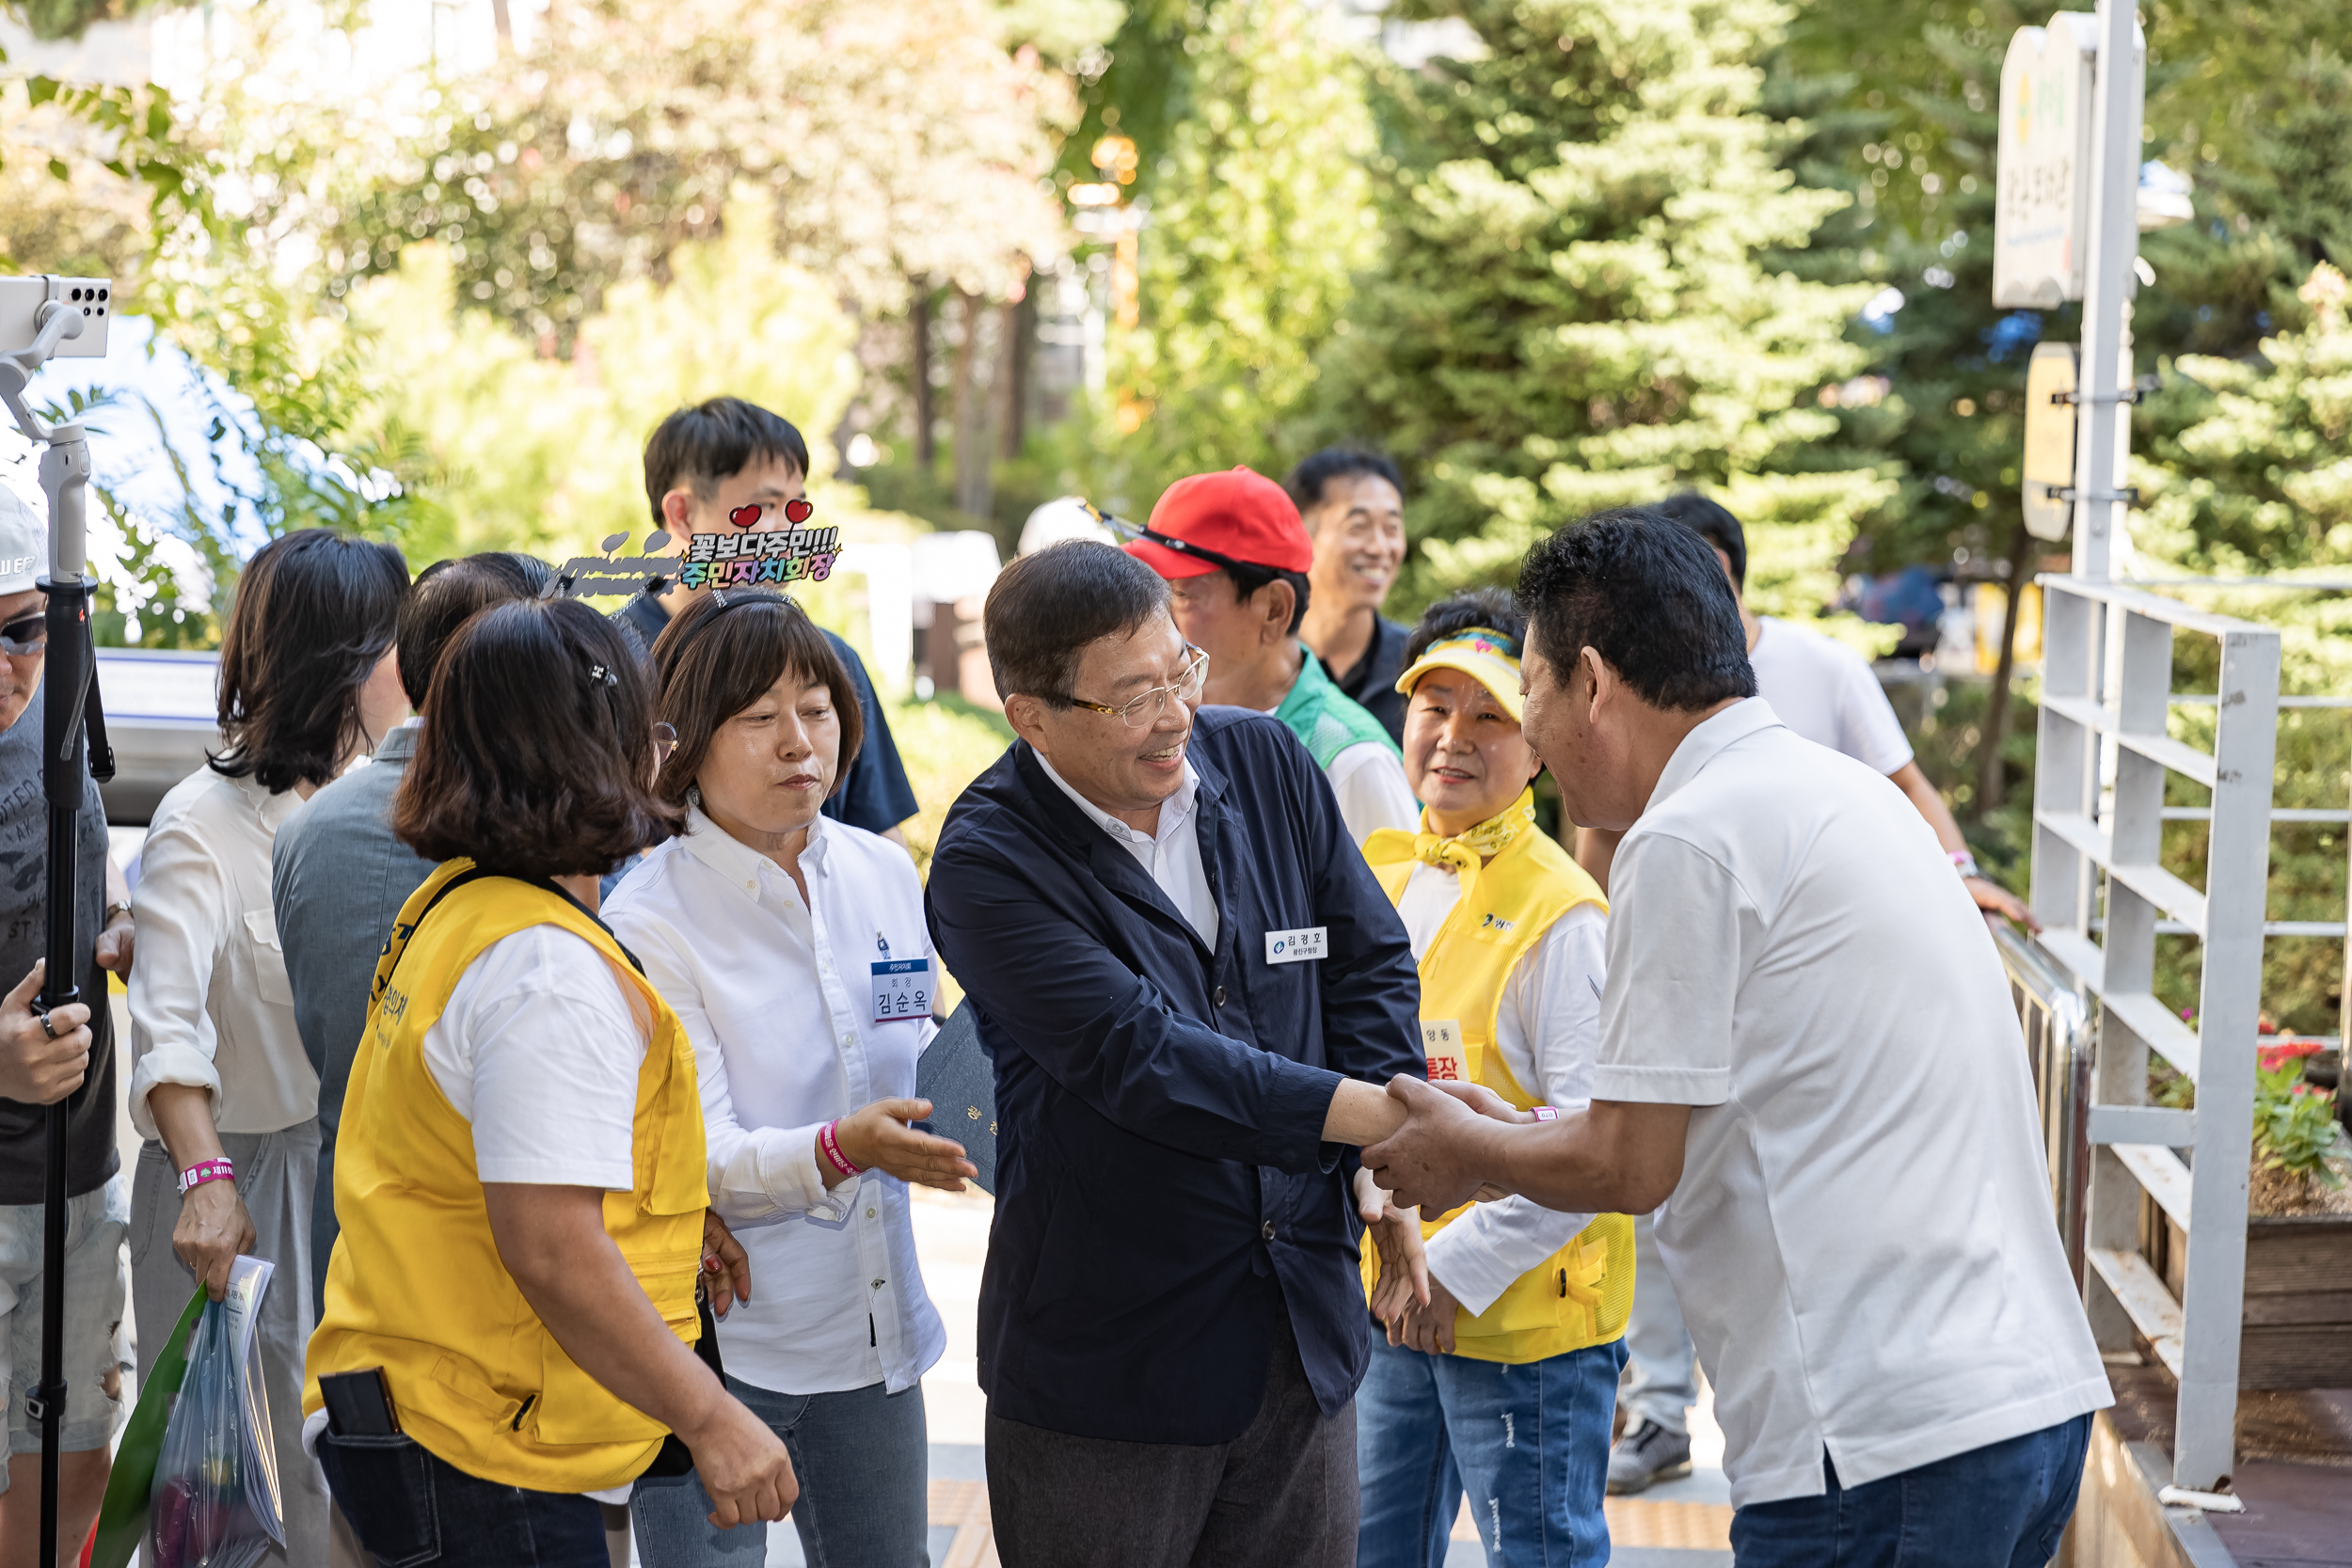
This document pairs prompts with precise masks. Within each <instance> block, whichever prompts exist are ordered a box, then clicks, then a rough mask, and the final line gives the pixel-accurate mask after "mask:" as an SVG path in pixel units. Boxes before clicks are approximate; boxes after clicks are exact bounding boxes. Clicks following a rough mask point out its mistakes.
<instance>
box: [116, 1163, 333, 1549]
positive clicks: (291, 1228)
mask: <svg viewBox="0 0 2352 1568" xmlns="http://www.w3.org/2000/svg"><path fill="white" fill-rule="evenodd" d="M220 1146H221V1149H222V1151H223V1152H224V1153H226V1154H227V1155H228V1156H229V1158H230V1162H231V1163H233V1164H235V1165H236V1167H237V1196H240V1197H242V1198H244V1199H245V1206H246V1212H248V1213H250V1214H251V1215H252V1216H253V1230H254V1239H253V1256H254V1257H256V1258H265V1259H269V1261H271V1262H273V1263H275V1264H277V1265H278V1272H277V1273H276V1274H275V1275H271V1277H270V1282H269V1290H268V1291H266V1292H264V1293H263V1295H262V1313H261V1318H260V1320H259V1322H258V1323H257V1324H256V1326H255V1336H256V1338H255V1344H256V1346H257V1347H258V1348H259V1349H260V1351H261V1353H262V1387H263V1388H264V1389H265V1390H266V1391H267V1393H268V1395H269V1419H270V1429H271V1432H272V1433H273V1435H274V1436H275V1437H276V1439H277V1446H278V1489H279V1493H280V1495H281V1496H282V1497H284V1498H285V1504H286V1553H285V1556H284V1558H283V1559H282V1561H283V1562H285V1563H286V1564H287V1565H288V1568H324V1565H325V1564H326V1563H327V1562H328V1561H329V1560H330V1549H329V1545H328V1539H329V1531H328V1528H327V1500H326V1483H325V1482H324V1481H321V1480H320V1479H319V1468H318V1466H317V1465H315V1464H313V1463H311V1460H310V1455H309V1454H307V1453H304V1452H303V1451H302V1358H303V1355H304V1354H305V1352H307V1351H308V1350H309V1348H310V1330H311V1328H312V1326H313V1319H312V1315H311V1309H310V1192H311V1184H312V1182H313V1180H315V1179H316V1176H317V1172H318V1158H319V1124H318V1123H317V1122H316V1121H315V1120H313V1121H306V1122H301V1123H299V1124H297V1125H295V1126H293V1127H289V1128H287V1129H285V1130H284V1131H283V1132H223V1133H222V1134H221V1135H220ZM179 1222H180V1191H179V1173H178V1172H176V1171H175V1170H173V1169H172V1164H171V1156H170V1155H169V1154H167V1153H166V1152H165V1151H164V1146H163V1145H162V1144H161V1143H159V1142H158V1141H156V1140H155V1139H153V1138H150V1139H148V1140H147V1142H146V1143H145V1144H144V1145H142V1146H141V1147H140V1148H139V1163H138V1169H137V1171H136V1172H135V1174H134V1176H133V1177H132V1180H131V1307H132V1311H133V1313H134V1314H135V1318H136V1321H137V1323H138V1328H139V1377H140V1380H141V1381H142V1382H144V1381H145V1379H146V1376H147V1370H148V1367H149V1365H150V1364H151V1360H152V1358H153V1357H154V1356H155V1355H156V1354H158V1353H160V1352H161V1351H162V1349H163V1347H164V1341H165V1340H166V1339H167V1338H170V1337H171V1331H172V1328H173V1326H174V1325H176V1324H177V1323H179V1321H180V1314H181V1313H182V1312H183V1311H184V1310H185V1309H186V1308H187V1305H188V1297H190V1296H191V1295H193V1294H195V1293H196V1275H195V1274H194V1273H193V1272H191V1271H190V1270H189V1268H188V1266H187V1265H186V1264H185V1263H183V1262H182V1261H180V1255H179V1254H178V1253H176V1252H174V1251H172V1250H171V1231H172V1227H174V1226H176V1225H178V1224H179ZM280 1560H281V1559H279V1558H278V1555H277V1554H276V1553H274V1552H273V1553H272V1554H271V1555H270V1556H269V1557H268V1558H266V1559H264V1562H273V1563H274V1562H278V1561H280ZM335 1560H346V1559H343V1558H342V1557H340V1556H337V1557H336V1559H335Z"/></svg>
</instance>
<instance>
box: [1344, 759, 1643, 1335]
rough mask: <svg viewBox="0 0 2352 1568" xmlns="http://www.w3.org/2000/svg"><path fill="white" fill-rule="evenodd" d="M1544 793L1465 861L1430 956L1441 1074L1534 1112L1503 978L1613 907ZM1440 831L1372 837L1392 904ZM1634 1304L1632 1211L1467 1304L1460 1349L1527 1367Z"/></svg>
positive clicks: (1372, 1276) (1429, 1023) (1522, 805)
mask: <svg viewBox="0 0 2352 1568" xmlns="http://www.w3.org/2000/svg"><path fill="white" fill-rule="evenodd" d="M1533 806H1534V794H1533V792H1532V791H1531V792H1530V793H1528V794H1524V795H1521V796H1520V797H1519V799H1518V803H1517V804H1515V805H1514V806H1513V807H1512V808H1511V811H1510V812H1508V813H1505V814H1504V816H1506V817H1508V816H1512V815H1514V814H1517V815H1518V816H1522V817H1523V818H1524V820H1523V822H1522V823H1521V824H1520V826H1519V831H1518V833H1517V835H1516V836H1514V837H1513V838H1512V839H1511V841H1510V842H1509V843H1508V844H1506V845H1504V846H1503V847H1502V848H1501V849H1500V850H1499V851H1498V852H1497V853H1496V854H1495V857H1494V859H1493V860H1492V861H1490V862H1488V863H1486V865H1484V866H1483V867H1482V866H1478V865H1476V864H1474V863H1473V864H1469V865H1457V867H1456V871H1457V874H1458V875H1459V876H1460V877H1461V878H1462V880H1463V887H1462V892H1461V895H1460V896H1459V897H1458V898H1457V899H1455V901H1454V908H1453V910H1452V911H1450V912H1449V913H1448V914H1447V915H1446V918H1445V923H1444V924H1443V925H1442V926H1440V927H1438V934H1437V936H1436V937H1435V938H1433V939H1432V940H1431V941H1430V943H1429V947H1428V950H1427V951H1426V952H1424V953H1423V954H1422V959H1421V1018H1422V1037H1423V1038H1424V1040H1425V1041H1426V1042H1427V1048H1428V1050H1429V1053H1430V1076H1431V1077H1432V1078H1433V1079H1435V1078H1439V1077H1442V1076H1446V1075H1448V1074H1449V1073H1452V1074H1454V1075H1457V1076H1459V1077H1461V1078H1463V1079H1466V1080H1467V1081H1469V1082H1470V1083H1474V1084H1483V1085H1486V1087H1487V1088H1490V1089H1492V1090H1494V1092H1495V1093H1497V1094H1499V1095H1501V1096H1502V1098H1503V1099H1505V1100H1507V1101H1510V1102H1511V1103H1512V1104H1514V1105H1516V1106H1518V1108H1519V1109H1520V1110H1523V1111H1524V1110H1527V1109H1529V1108H1531V1107H1533V1106H1535V1105H1538V1104H1540V1103H1542V1101H1540V1100H1539V1099H1538V1098H1537V1097H1535V1096H1534V1095H1531V1094H1529V1093H1528V1091H1527V1090H1526V1088H1525V1087H1524V1086H1522V1085H1520V1083H1519V1082H1518V1079H1517V1078H1515V1077H1513V1076H1512V1073H1511V1069H1510V1068H1509V1067H1508V1066H1506V1065H1505V1064H1504V1062H1503V1060H1502V1053H1501V1052H1500V1051H1498V1050H1496V1049H1495V1044H1494V1039H1495V1015H1496V1014H1497V1013H1498V1012H1499V1011H1500V1010H1501V1008H1502V983H1503V981H1504V979H1506V978H1507V977H1508V976H1509V974H1510V973H1511V969H1512V966H1513V965H1515V964H1517V963H1518V961H1519V959H1520V958H1522V957H1524V956H1525V955H1526V954H1528V953H1530V952H1532V951H1533V950H1534V946H1535V944H1536V942H1539V941H1541V940H1542V938H1543V935H1544V933H1545V931H1547V930H1548V929H1549V928H1550V926H1551V923H1552V922H1553V921H1555V920H1557V919H1559V918H1560V917H1561V916H1562V915H1564V914H1565V913H1567V912H1568V911H1570V910H1572V909H1574V908H1575V907H1576V906H1577V905H1579V904H1597V905H1599V906H1601V908H1602V909H1604V910H1605V909H1607V908H1608V900H1607V899H1606V897H1604V896H1603V895H1602V893H1601V891H1600V887H1599V884H1598V883H1597V882H1595V881H1594V880H1593V879H1592V878H1591V876H1589V875H1588V874H1587V873H1586V872H1585V870H1584V868H1583V867H1582V866H1581V865H1579V864H1577V863H1576V862H1575V861H1574V860H1573V859H1571V858H1570V857H1569V855H1568V853H1567V851H1566V850H1565V849H1563V848H1561V847H1560V846H1559V845H1558V844H1557V843H1555V842H1554V841H1553V840H1552V839H1551V838H1550V837H1549V835H1548V834H1546V833H1545V832H1543V831H1542V830H1540V829H1538V828H1537V827H1536V826H1535V825H1534V815H1533ZM1473 832H1476V830H1473ZM1430 836H1431V835H1427V834H1422V835H1415V834H1413V833H1408V832H1403V831H1401V830H1398V829H1395V828H1384V829H1382V830H1380V831H1379V832H1375V833H1374V834H1373V835H1372V836H1371V837H1370V838H1368V839H1366V840H1365V841H1364V858H1365V860H1367V861H1369V862H1370V863H1371V864H1372V869H1373V874H1374V875H1375V877H1377V878H1378V879H1380V885H1381V887H1382V888H1383V889H1385V890H1386V891H1387V893H1388V895H1389V902H1390V903H1391V904H1395V903H1397V902H1399V901H1400V900H1402V899H1403V898H1404V896H1405V884H1406V881H1407V880H1408V879H1410V878H1411V876H1412V874H1413V867H1414V865H1415V864H1417V863H1419V861H1420V855H1419V853H1418V850H1417V845H1418V844H1419V842H1420V839H1421V838H1422V837H1430ZM1433 842H1434V840H1433ZM1460 859H1463V860H1469V861H1472V862H1474V861H1475V859H1476V857H1475V855H1470V854H1464V855H1461V856H1460ZM1468 1212H1470V1206H1469V1205H1468V1204H1465V1205H1463V1206H1462V1207H1461V1208H1459V1209H1456V1210H1454V1212H1451V1213H1449V1214H1446V1215H1445V1216H1443V1217H1442V1218H1440V1219H1437V1220H1432V1221H1424V1222H1423V1223H1422V1234H1423V1235H1424V1236H1433V1235H1435V1234H1437V1233H1438V1230H1440V1229H1442V1228H1443V1227H1445V1226H1447V1225H1449V1224H1451V1223H1452V1222H1453V1221H1454V1219H1455V1218H1457V1217H1458V1216H1460V1215H1462V1214H1465V1213H1468ZM1379 1270H1380V1258H1379V1254H1378V1253H1377V1252H1376V1251H1375V1250H1374V1248H1373V1247H1372V1246H1371V1244H1370V1243H1366V1245H1365V1247H1364V1251H1363V1278H1364V1292H1365V1295H1366V1296H1367V1298H1369V1296H1370V1295H1371V1292H1372V1289H1373V1286H1374V1285H1375V1284H1376V1283H1377V1282H1378V1279H1379ZM1632 1307H1633V1222H1632V1221H1631V1220H1630V1219H1629V1218H1627V1217H1626V1216H1625V1215H1623V1214H1603V1215H1601V1216H1600V1217H1599V1218H1597V1219H1596V1220H1595V1221H1593V1223H1592V1224H1591V1225H1589V1226H1587V1227H1584V1229H1583V1230H1581V1231H1580V1232H1579V1233H1578V1234H1577V1236H1576V1237H1575V1238H1574V1239H1573V1240H1572V1241H1570V1242H1569V1243H1568V1244H1567V1245H1566V1246H1565V1247H1562V1248H1561V1249H1560V1250H1559V1251H1558V1252H1556V1253H1554V1254H1552V1256H1551V1257H1549V1259H1545V1260H1544V1262H1543V1264H1542V1266H1540V1267H1538V1268H1534V1269H1531V1270H1529V1271H1528V1272H1527V1273H1526V1274H1523V1275H1520V1276H1519V1277H1518V1279H1517V1280H1515V1281H1513V1282H1512V1284H1511V1286H1510V1288H1509V1289H1508V1290H1506V1291H1503V1292H1502V1295H1501V1296H1499V1297H1497V1298H1496V1300H1495V1302H1494V1304H1493V1305H1492V1306H1490V1307H1487V1308H1486V1311H1484V1312H1481V1313H1479V1314H1478V1315H1476V1316H1475V1317H1473V1316H1471V1315H1470V1311H1469V1310H1468V1309H1467V1308H1464V1309H1462V1310H1461V1311H1459V1312H1458V1314H1457V1315H1456V1317H1455V1319H1454V1354H1456V1355H1463V1356H1468V1357H1470V1359H1472V1360H1476V1361H1503V1362H1510V1363H1512V1364H1514V1365H1518V1364H1523V1363H1526V1362H1530V1361H1541V1360H1543V1359H1545V1358H1546V1357H1548V1356H1553V1355H1560V1354H1565V1353H1566V1352H1568V1351H1572V1350H1581V1349H1583V1348H1584V1347H1585V1346H1587V1345H1604V1344H1607V1343H1609V1342H1610V1341H1611V1340H1613V1339H1615V1338H1619V1337H1620V1336H1622V1335H1623V1334H1624V1333H1625V1324H1626V1319H1627V1317H1628V1316H1629V1314H1630V1312H1631V1310H1632Z"/></svg>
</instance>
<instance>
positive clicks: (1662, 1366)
mask: <svg viewBox="0 0 2352 1568" xmlns="http://www.w3.org/2000/svg"><path fill="white" fill-rule="evenodd" d="M1625 1349H1626V1363H1625V1381H1624V1383H1623V1384H1621V1385H1620V1386H1619V1387H1618V1392H1617V1402H1618V1403H1619V1404H1622V1405H1623V1406H1625V1420H1626V1427H1627V1429H1628V1430H1631V1428H1632V1427H1633V1425H1634V1424H1635V1423H1636V1422H1639V1421H1644V1420H1648V1421H1655V1422H1657V1423H1658V1424H1659V1425H1660V1426H1661V1427H1664V1428H1665V1429H1666V1430H1667V1431H1668V1432H1671V1433H1674V1434H1675V1435H1676V1436H1677V1437H1684V1436H1688V1435H1689V1434H1690V1432H1691V1406H1692V1405H1694V1404H1696V1403H1698V1402H1699V1358H1698V1351H1697V1349H1696V1348H1695V1347H1693V1346H1692V1343H1691V1331H1690V1330H1689V1329H1688V1328H1685V1327H1684V1326H1683V1324H1682V1303H1681V1302H1680V1301H1678V1300H1677V1299H1676V1297H1675V1282H1674V1281H1673V1280H1671V1279H1669V1278H1667V1277H1666V1265H1665V1264H1664V1263H1663V1262H1661V1260H1660V1259H1659V1257H1658V1238H1657V1236H1656V1235H1655V1233H1653V1231H1652V1230H1651V1228H1650V1216H1649V1215H1647V1214H1637V1215H1635V1216H1634V1219H1633V1316H1632V1319H1631V1321H1629V1323H1627V1324H1626V1328H1625Z"/></svg>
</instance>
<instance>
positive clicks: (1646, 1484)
mask: <svg viewBox="0 0 2352 1568" xmlns="http://www.w3.org/2000/svg"><path fill="white" fill-rule="evenodd" d="M1690 1473H1691V1439H1690V1437H1689V1436H1688V1435H1686V1434H1685V1433H1677V1432H1668V1431H1667V1430H1666V1429H1665V1428H1664V1427H1661V1426H1660V1425H1659V1424H1658V1423H1657V1422H1656V1421H1653V1420H1648V1419H1646V1418H1645V1419H1642V1420H1638V1421H1636V1422H1634V1423H1633V1425H1632V1426H1631V1427H1630V1428H1629V1429H1628V1430H1627V1432H1626V1434H1625V1435H1624V1436H1623V1437H1620V1438H1618V1439H1617V1441H1616V1442H1615V1443H1614V1444H1613V1445H1612V1446H1611V1448H1610V1449H1609V1492H1610V1495H1611V1496H1612V1497H1624V1496H1625V1495H1627V1494H1628V1493H1631V1492H1646V1491H1648V1490H1649V1489H1650V1487H1652V1486H1653V1485H1655V1484H1656V1483H1658V1482H1659V1481H1673V1480H1675V1479H1676V1478H1677V1477H1680V1476H1687V1475H1689V1474H1690Z"/></svg>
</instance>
